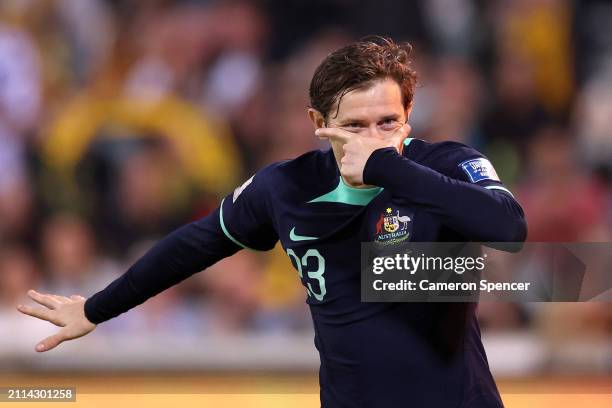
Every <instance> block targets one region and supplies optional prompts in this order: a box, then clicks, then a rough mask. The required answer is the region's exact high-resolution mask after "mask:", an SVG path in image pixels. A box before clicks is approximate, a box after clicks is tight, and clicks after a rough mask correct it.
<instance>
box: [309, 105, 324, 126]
mask: <svg viewBox="0 0 612 408" xmlns="http://www.w3.org/2000/svg"><path fill="white" fill-rule="evenodd" d="M308 118H309V119H310V121H311V122H312V124H313V125H314V127H315V129H319V128H322V127H325V117H324V116H323V114H322V113H321V112H319V111H318V110H316V109H313V108H308Z"/></svg>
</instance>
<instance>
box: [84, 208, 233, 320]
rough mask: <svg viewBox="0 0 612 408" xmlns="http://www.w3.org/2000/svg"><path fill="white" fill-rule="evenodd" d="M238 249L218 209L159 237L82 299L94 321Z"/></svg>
mask: <svg viewBox="0 0 612 408" xmlns="http://www.w3.org/2000/svg"><path fill="white" fill-rule="evenodd" d="M239 249H240V247H238V246H237V245H235V244H234V243H232V242H231V241H230V240H228V239H227V238H226V237H225V235H224V234H223V231H222V229H221V226H220V223H219V210H218V209H217V210H216V211H214V212H213V213H211V214H210V215H209V216H207V217H205V218H202V219H201V220H198V221H196V222H193V223H191V224H187V225H185V226H183V227H181V228H179V229H177V230H176V231H174V232H172V233H171V234H169V235H168V236H166V237H165V238H163V239H162V240H160V241H159V242H158V243H157V244H156V245H155V246H153V248H151V249H150V250H149V251H148V252H147V253H146V254H145V255H144V256H143V257H142V258H140V259H139V260H138V261H137V262H136V263H135V264H134V265H133V266H132V267H131V268H130V269H128V271H127V272H126V273H125V274H123V275H122V276H120V277H119V278H117V279H116V280H115V281H113V282H112V283H111V284H110V285H108V286H107V287H106V288H105V289H104V290H102V291H100V292H98V293H96V294H95V295H93V296H92V297H90V298H89V299H87V302H85V315H86V317H87V318H88V319H89V320H90V321H91V322H92V323H95V324H98V323H101V322H104V321H106V320H109V319H111V318H113V317H116V316H118V315H120V314H121V313H125V312H127V311H128V310H130V309H131V308H133V307H135V306H137V305H139V304H141V303H143V302H144V301H146V300H147V299H149V298H151V297H153V296H155V295H157V294H158V293H160V292H162V291H164V290H165V289H168V288H169V287H171V286H173V285H176V284H177V283H179V282H181V281H182V280H184V279H186V278H188V277H189V276H191V275H193V274H194V273H197V272H199V271H201V270H203V269H205V268H207V267H208V266H210V265H213V264H214V263H215V262H217V261H219V260H221V259H223V258H225V257H228V256H230V255H232V254H234V253H235V252H237V251H238V250H239Z"/></svg>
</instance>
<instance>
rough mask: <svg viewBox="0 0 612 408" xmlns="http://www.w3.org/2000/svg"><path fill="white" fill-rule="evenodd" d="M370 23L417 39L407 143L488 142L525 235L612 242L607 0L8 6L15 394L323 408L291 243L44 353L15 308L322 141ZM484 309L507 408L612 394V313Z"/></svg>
mask: <svg viewBox="0 0 612 408" xmlns="http://www.w3.org/2000/svg"><path fill="white" fill-rule="evenodd" d="M368 34H384V35H390V36H392V37H393V38H395V39H396V40H409V41H410V42H412V43H413V45H414V58H415V66H416V68H417V70H418V72H419V74H420V86H419V89H418V91H417V93H416V100H415V108H414V112H413V117H412V122H411V124H412V127H413V133H412V136H413V137H418V138H423V139H427V140H432V141H433V140H444V139H451V140H458V141H461V142H465V143H467V144H470V145H472V146H474V147H476V148H478V149H480V150H481V151H483V152H484V153H485V154H487V155H488V156H489V157H490V158H491V160H492V161H493V163H495V166H496V168H497V171H498V173H499V174H500V176H501V178H502V180H503V181H504V182H505V183H506V184H507V185H508V186H509V187H510V188H511V190H512V191H513V192H514V193H515V195H516V196H517V197H518V199H519V201H520V202H521V203H522V204H523V206H524V208H525V211H526V215H527V219H528V223H529V237H528V239H529V240H530V241H560V242H569V241H584V242H590V241H597V242H610V241H612V239H611V238H612V236H611V235H612V4H610V2H608V1H596V0H591V1H568V0H513V1H468V0H427V1H425V0H422V1H410V2H407V1H391V0H365V1H360V2H358V4H357V2H353V1H349V0H329V1H324V0H311V1H300V0H266V1H264V0H262V1H212V0H210V1H206V0H201V1H196V0H192V1H164V0H150V1H136V0H133V1H132V0H124V1H121V0H2V2H0V385H7V386H8V385H65V386H76V387H77V391H78V393H79V397H78V399H79V402H80V403H82V405H90V406H107V405H111V404H112V405H114V406H122V405H121V404H122V403H123V404H125V405H127V404H135V403H136V402H135V401H136V400H137V399H140V402H146V403H147V404H150V405H154V404H158V405H159V406H162V405H169V404H180V405H189V404H196V405H197V404H200V405H202V406H203V405H205V404H206V403H207V402H208V403H210V405H211V406H242V407H247V406H253V407H255V406H286V405H288V404H291V405H292V406H300V405H299V404H301V403H303V404H304V406H316V403H317V401H318V396H317V395H315V394H316V393H317V392H318V384H317V377H316V369H317V363H318V362H317V356H316V353H315V350H314V347H313V343H312V328H311V320H310V317H309V314H308V310H307V309H306V306H305V305H304V296H305V294H304V292H303V289H302V287H301V286H300V285H299V281H298V279H297V275H296V273H295V271H294V270H293V269H292V268H291V266H290V264H289V262H288V260H286V259H285V256H284V254H283V253H282V251H281V250H275V251H273V252H271V253H266V254H259V253H253V252H247V251H241V252H240V253H239V254H237V255H235V256H234V257H232V258H230V259H227V260H225V261H223V262H221V263H219V264H217V265H215V266H214V267H212V268H210V269H209V270H207V271H205V272H203V273H200V274H197V275H195V276H193V277H192V278H190V279H188V280H187V281H185V282H183V283H182V284H180V285H178V286H177V287H175V288H172V289H170V290H168V291H166V292H164V293H163V294H161V295H159V296H157V297H156V298H154V299H152V300H151V301H149V302H147V303H146V304H144V305H143V306H141V307H139V308H137V309H135V310H133V311H131V312H130V313H128V314H126V315H124V316H121V317H119V318H117V319H115V320H113V321H110V322H107V323H104V324H102V325H100V326H99V327H98V329H97V330H96V332H95V333H94V334H93V335H90V336H88V337H86V338H83V339H80V340H78V341H74V342H71V343H70V344H64V345H62V346H60V348H58V349H57V350H56V351H53V352H51V353H47V354H45V355H40V354H36V353H35V352H34V351H33V347H34V345H35V344H36V342H37V341H38V340H40V339H42V338H43V337H46V336H47V335H49V334H50V333H52V332H54V330H55V328H54V327H52V326H51V325H50V324H47V323H43V322H39V321H36V320H35V319H33V318H28V317H25V316H23V315H19V314H18V312H16V311H15V305H16V304H18V303H19V302H23V301H24V295H25V293H26V291H27V290H28V289H29V288H37V289H38V290H39V291H43V292H50V293H58V294H62V295H67V296H69V295H71V294H80V295H83V296H89V295H91V294H93V293H95V292H96V291H98V290H100V289H102V288H103V287H104V286H105V285H106V284H107V283H108V282H110V281H111V280H112V279H113V278H115V277H116V276H118V275H119V274H121V273H122V272H123V271H125V270H126V268H127V267H129V265H130V264H131V263H132V262H133V261H134V260H135V259H136V258H137V257H138V256H139V255H141V254H142V253H143V252H144V251H145V250H146V249H147V248H149V247H150V246H151V244H152V243H153V242H154V241H155V240H157V239H159V238H160V237H162V236H163V235H164V234H165V233H167V232H169V231H171V230H172V229H174V228H176V227H178V226H179V225H182V224H183V223H186V222H188V221H190V220H194V219H197V218H198V217H201V216H204V215H206V214H207V213H208V212H209V211H211V209H213V208H214V207H215V206H216V205H217V203H218V200H219V198H220V197H222V196H223V195H225V194H227V193H228V192H230V191H232V189H233V188H234V187H235V186H237V185H238V184H240V182H241V181H242V180H244V179H246V178H248V177H249V176H250V175H251V174H252V173H253V172H254V171H256V170H257V169H258V168H260V167H261V166H263V165H265V164H267V163H270V162H272V161H276V160H281V159H286V158H291V157H295V156H297V155H299V154H301V153H302V152H305V151H307V150H311V149H316V148H322V147H325V146H324V144H322V142H320V141H319V140H318V139H317V138H315V137H314V135H313V129H312V125H311V124H310V123H309V122H308V120H307V117H306V114H305V108H306V106H307V105H308V99H307V87H308V84H309V80H310V77H311V75H312V73H313V71H314V68H315V67H316V65H317V64H318V63H319V62H320V60H321V59H322V58H323V57H324V56H325V55H326V54H327V53H328V52H329V51H331V50H333V49H335V48H337V47H339V46H341V45H343V44H345V43H346V42H348V41H350V40H352V39H355V38H359V37H361V36H363V35H368ZM479 317H480V320H481V324H482V327H483V337H484V342H485V346H486V348H487V352H488V355H489V359H490V362H491V366H492V369H493V371H494V374H495V375H496V377H497V378H498V379H499V383H500V388H501V390H502V393H503V394H504V399H505V401H506V403H507V404H508V406H510V407H514V406H517V407H522V406H555V407H561V406H575V405H578V404H580V405H581V406H584V407H587V406H602V407H603V406H608V407H609V406H610V405H611V400H612V308H611V307H610V305H609V304H606V303H583V304H563V303H557V304H528V305H516V304H509V303H483V304H481V305H480V308H479ZM406 352H410V351H409V350H407V351H406ZM149 394H154V395H149ZM407 401H409V396H407ZM60 405H61V404H59V405H57V406H60ZM78 405H81V404H78ZM67 406H73V405H67Z"/></svg>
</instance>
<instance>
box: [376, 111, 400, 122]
mask: <svg viewBox="0 0 612 408" xmlns="http://www.w3.org/2000/svg"><path fill="white" fill-rule="evenodd" d="M400 117H401V115H400V114H397V113H392V114H390V115H385V116H383V118H382V119H381V120H380V122H384V121H385V120H399V118H400Z"/></svg>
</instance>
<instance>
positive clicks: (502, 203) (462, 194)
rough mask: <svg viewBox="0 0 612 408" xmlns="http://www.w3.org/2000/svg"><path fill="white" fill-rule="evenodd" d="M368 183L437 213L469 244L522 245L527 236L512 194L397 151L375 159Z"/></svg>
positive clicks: (381, 151)
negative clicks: (452, 175)
mask: <svg viewBox="0 0 612 408" xmlns="http://www.w3.org/2000/svg"><path fill="white" fill-rule="evenodd" d="M363 179H364V183H366V184H370V185H375V186H379V187H383V188H385V189H386V190H389V191H391V192H392V193H393V194H395V195H397V196H401V197H404V198H405V199H407V200H408V201H409V202H411V203H413V204H414V205H416V206H420V207H422V208H425V210H426V211H429V212H432V213H434V214H436V215H437V216H439V217H440V218H441V219H442V220H443V223H444V224H445V225H447V226H448V227H449V228H451V229H453V230H455V231H457V232H459V233H460V234H462V235H464V236H465V237H467V238H468V239H470V240H473V241H480V242H522V241H524V240H525V237H526V235H527V227H526V223H525V219H524V214H523V210H522V208H521V207H520V205H519V204H518V203H517V202H516V201H515V200H514V199H513V198H512V197H511V196H510V195H509V194H506V193H502V192H499V191H496V190H488V189H486V188H483V187H481V186H479V185H476V184H471V183H467V182H464V181H461V180H456V179H453V178H450V177H448V176H445V175H444V174H441V173H439V172H437V171H435V170H432V169H430V168H428V167H426V166H423V165H420V164H418V163H416V162H414V161H412V160H410V159H408V158H406V157H403V156H401V155H399V154H397V152H396V151H395V150H394V149H392V148H388V149H379V150H376V151H375V152H374V153H373V154H372V155H371V156H370V158H369V159H368V161H367V163H366V166H365V169H364V174H363Z"/></svg>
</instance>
